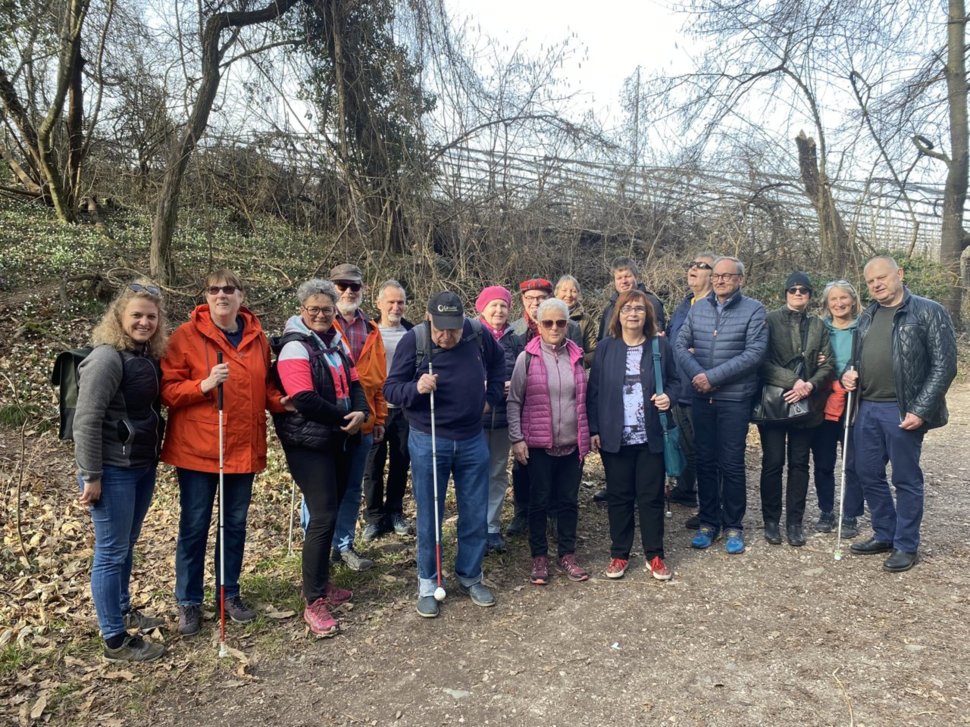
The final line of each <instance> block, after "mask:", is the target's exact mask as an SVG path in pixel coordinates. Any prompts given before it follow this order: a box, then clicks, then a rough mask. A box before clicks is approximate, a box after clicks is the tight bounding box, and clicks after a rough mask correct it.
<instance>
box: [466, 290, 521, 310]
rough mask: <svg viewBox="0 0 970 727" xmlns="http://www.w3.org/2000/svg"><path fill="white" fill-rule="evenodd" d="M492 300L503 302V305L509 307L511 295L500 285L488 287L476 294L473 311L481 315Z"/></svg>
mask: <svg viewBox="0 0 970 727" xmlns="http://www.w3.org/2000/svg"><path fill="white" fill-rule="evenodd" d="M493 300H504V301H505V305H507V306H511V305H512V294H511V293H510V292H509V291H507V290H506V289H505V288H503V287H502V286H501V285H490V286H488V287H487V288H484V289H483V290H482V292H481V293H479V294H478V298H476V299H475V310H477V311H478V312H479V313H481V312H482V311H483V310H485V306H487V305H488V304H489V303H491V302H492V301H493Z"/></svg>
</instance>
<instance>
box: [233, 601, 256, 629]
mask: <svg viewBox="0 0 970 727" xmlns="http://www.w3.org/2000/svg"><path fill="white" fill-rule="evenodd" d="M226 616H228V617H229V618H230V619H231V620H232V621H233V622H234V623H237V624H248V623H249V622H250V621H255V620H256V612H255V611H254V610H253V609H251V608H250V607H249V606H247V605H246V604H245V603H243V600H242V598H240V597H239V596H233V597H232V598H227V599H226Z"/></svg>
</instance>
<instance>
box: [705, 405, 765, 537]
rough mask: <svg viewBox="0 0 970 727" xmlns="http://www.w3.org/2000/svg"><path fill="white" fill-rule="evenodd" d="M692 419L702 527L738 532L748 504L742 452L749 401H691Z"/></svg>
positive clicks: (745, 437) (746, 427) (749, 409)
mask: <svg viewBox="0 0 970 727" xmlns="http://www.w3.org/2000/svg"><path fill="white" fill-rule="evenodd" d="M691 417H692V419H693V422H694V458H695V465H696V469H697V498H698V501H699V502H700V521H701V525H707V526H710V527H715V528H735V529H738V530H740V529H741V528H742V527H743V525H742V521H743V520H744V512H745V509H746V508H747V502H748V499H747V497H748V493H747V482H746V480H745V474H744V450H745V444H746V441H747V438H748V421H749V419H750V417H751V401H750V400H749V399H745V400H744V401H720V400H716V399H709V398H708V399H702V398H700V397H694V403H693V407H692V409H691Z"/></svg>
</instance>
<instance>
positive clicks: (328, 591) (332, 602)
mask: <svg viewBox="0 0 970 727" xmlns="http://www.w3.org/2000/svg"><path fill="white" fill-rule="evenodd" d="M323 593H324V596H323V597H324V599H326V601H327V605H328V606H330V607H331V608H335V607H336V606H340V605H342V604H344V603H347V602H348V601H349V600H350V599H351V598H353V597H354V592H353V591H351V590H349V589H347V588H338V587H337V586H335V585H334V584H333V583H328V584H327V585H326V586H325V587H324V589H323Z"/></svg>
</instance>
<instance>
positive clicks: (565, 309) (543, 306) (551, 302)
mask: <svg viewBox="0 0 970 727" xmlns="http://www.w3.org/2000/svg"><path fill="white" fill-rule="evenodd" d="M550 308H555V309H556V310H557V311H560V312H561V313H562V314H563V315H564V316H565V317H566V320H567V321H568V320H569V306H568V305H566V304H565V303H563V302H562V301H561V300H559V298H546V299H545V300H544V301H542V302H541V303H540V304H539V310H537V311H536V320H540V321H541V320H542V314H543V312H544V311H547V310H549V309H550Z"/></svg>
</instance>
